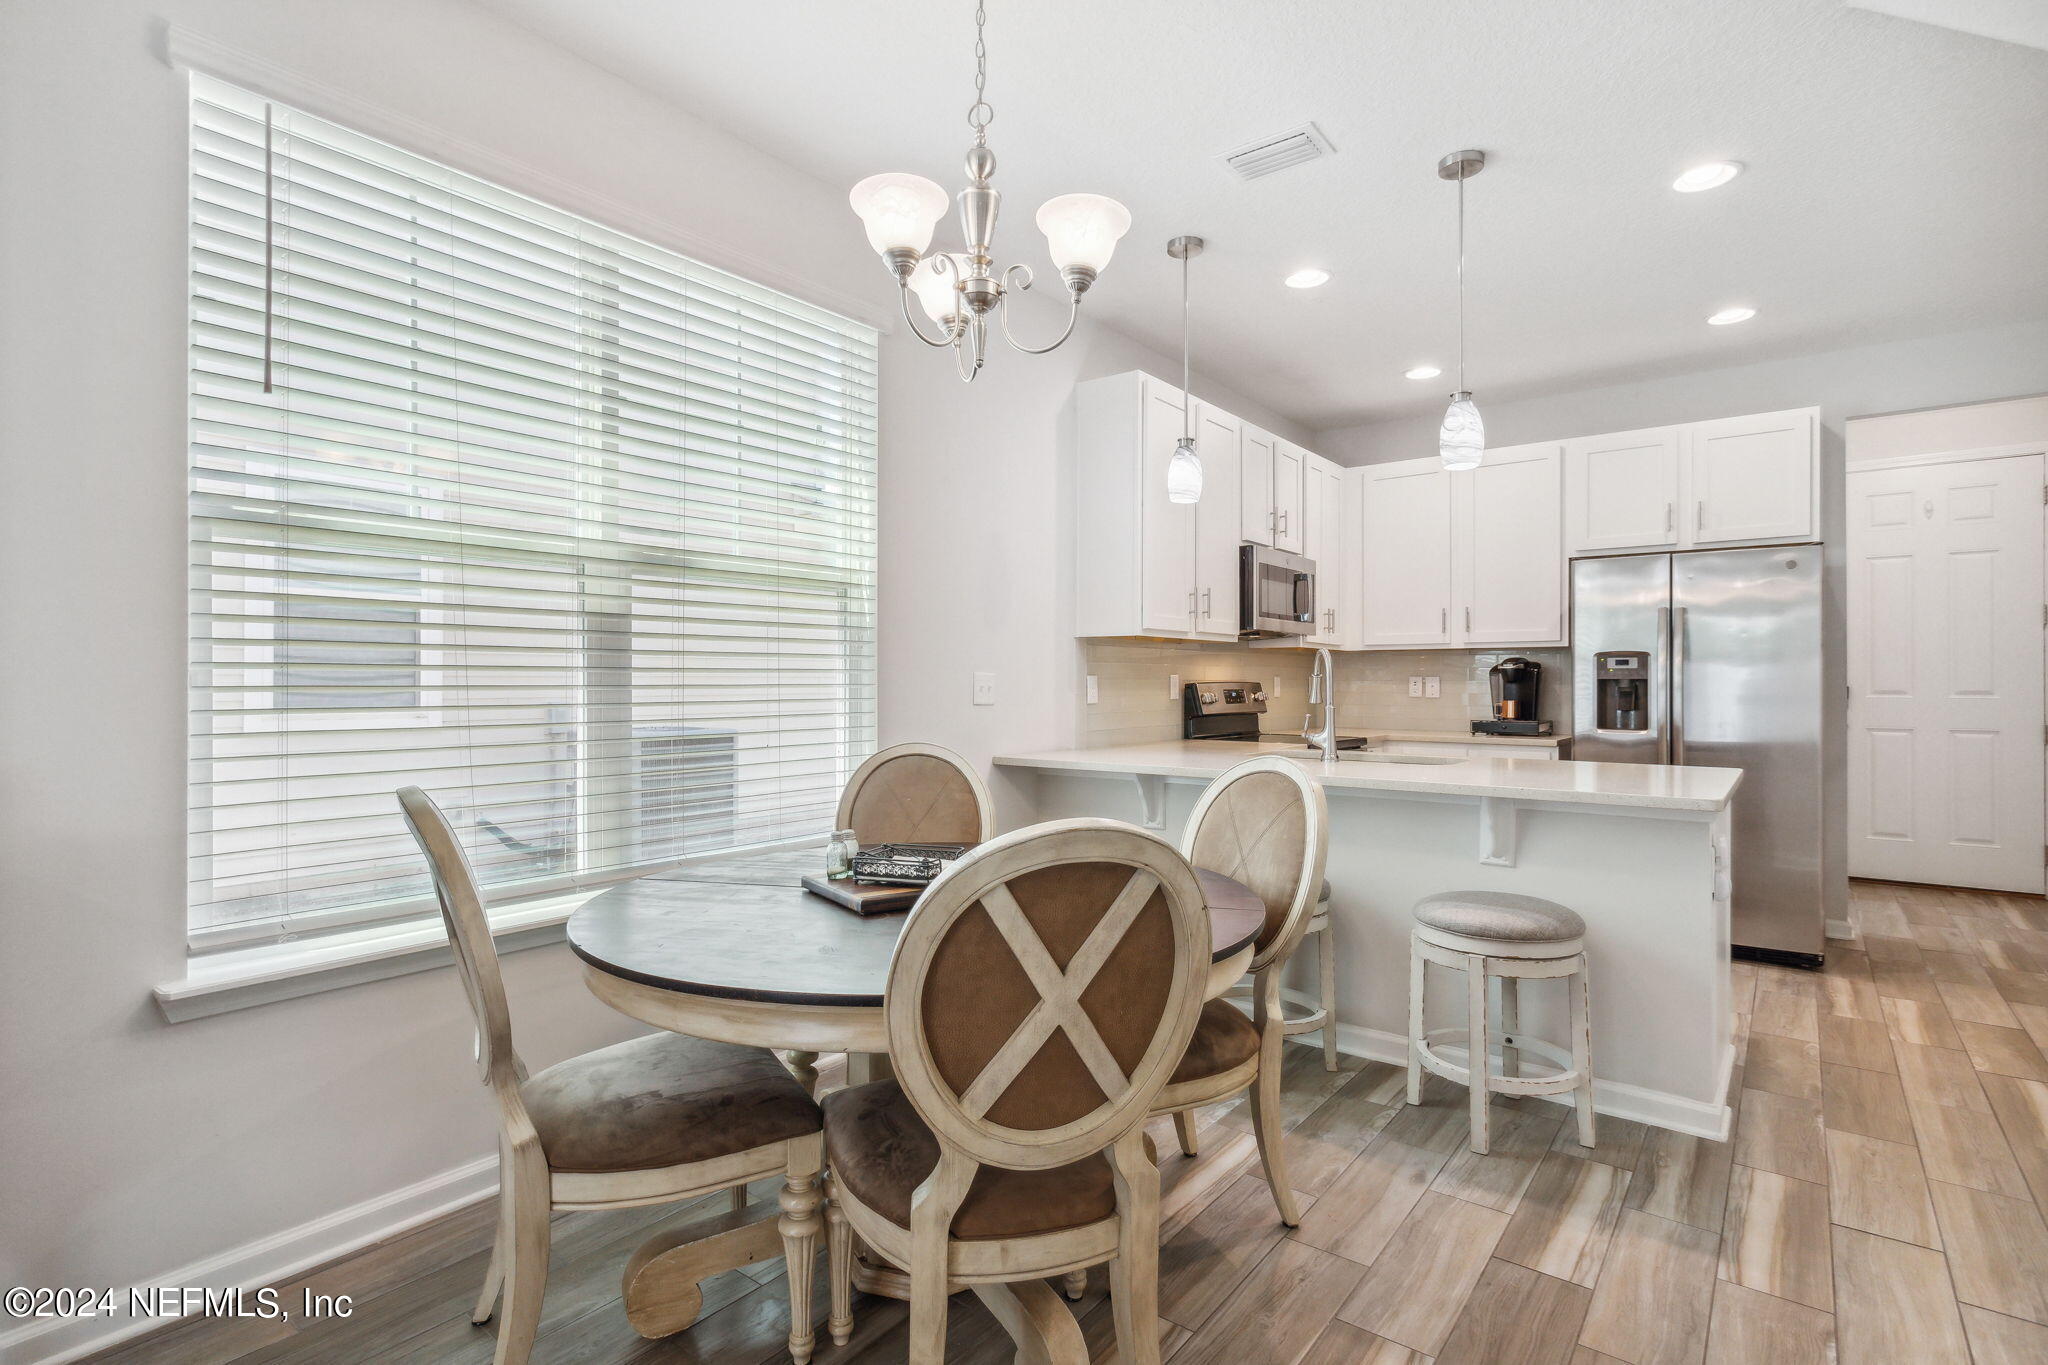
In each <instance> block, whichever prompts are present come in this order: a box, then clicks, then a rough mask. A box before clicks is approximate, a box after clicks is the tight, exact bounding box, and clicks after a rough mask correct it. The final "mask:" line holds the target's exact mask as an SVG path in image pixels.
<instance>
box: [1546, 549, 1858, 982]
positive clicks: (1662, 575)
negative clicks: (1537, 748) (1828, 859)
mask: <svg viewBox="0 0 2048 1365" xmlns="http://www.w3.org/2000/svg"><path fill="white" fill-rule="evenodd" d="M1571 639H1572V753H1571V756H1572V757H1573V758H1575V759H1584V760H1588V761H1592V762H1600V763H1673V764H1686V765H1692V766H1698V767H1713V768H1741V769H1742V770H1743V772H1744V777H1743V780H1742V785H1741V786H1740V787H1739V788H1738V789H1737V790H1736V795H1735V809H1734V821H1733V825H1734V833H1733V843H1734V849H1733V853H1734V862H1735V877H1734V890H1733V900H1732V905H1731V907H1730V908H1731V911H1732V916H1733V922H1734V930H1733V934H1734V940H1735V945H1736V949H1737V951H1738V952H1744V955H1746V956H1756V957H1762V958H1765V959H1768V960H1772V961H1780V962H1794V963H1800V964H1807V965H1817V964H1818V963H1819V961H1820V958H1821V954H1822V951H1823V949H1824V947H1825V944H1826V923H1827V922H1826V910H1825V896H1824V893H1823V890H1822V884H1823V874H1822V867H1821V862H1822V852H1821V849H1822V837H1823V836H1822V829H1821V819H1822V807H1823V801H1822V771H1821V762H1822V759H1821V729H1822V719H1821V716H1822V709H1821V708H1822V702H1821V686H1822V684H1821V547H1820V546H1818V545H1785V546H1774V547H1772V548H1769V549H1761V550H1697V551H1691V552H1688V553H1683V554H1651V555H1622V556H1617V557H1615V558H1611V559H1579V560H1574V561H1573V562H1572V636H1571ZM1745 950H1747V951H1746V952H1745Z"/></svg>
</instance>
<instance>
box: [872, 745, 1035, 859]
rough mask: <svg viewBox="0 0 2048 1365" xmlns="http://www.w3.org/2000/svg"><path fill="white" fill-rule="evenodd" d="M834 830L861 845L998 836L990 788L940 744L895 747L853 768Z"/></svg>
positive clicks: (978, 841)
mask: <svg viewBox="0 0 2048 1365" xmlns="http://www.w3.org/2000/svg"><path fill="white" fill-rule="evenodd" d="M836 827H837V828H839V829H850V830H852V831H853V832H854V833H855V834H856V835H858V836H859V838H860V841H861V843H863V844H889V843H910V844H981V843H986V842H988V840H989V838H990V836H992V835H993V834H994V833H995V832H996V820H995V803H994V802H993V801H992V800H991V799H990V797H989V793H988V784H987V783H985V782H983V781H982V780H981V774H980V773H978V772H976V771H975V770H974V769H973V768H972V767H970V766H969V765H968V762H967V760H966V759H964V758H962V757H960V755H958V754H956V753H954V752H953V751H952V750H951V749H942V748H940V747H939V746H938V745H936V744H894V745H891V746H890V747H889V748H886V749H883V750H880V751H879V752H877V753H875V754H873V755H871V756H870V757H869V758H868V760H867V762H865V763H863V764H861V765H860V767H858V768H856V769H854V773H853V776H852V777H851V778H849V779H847V783H846V787H845V790H843V791H842V792H841V793H840V794H839V813H838V816H837V823H836Z"/></svg>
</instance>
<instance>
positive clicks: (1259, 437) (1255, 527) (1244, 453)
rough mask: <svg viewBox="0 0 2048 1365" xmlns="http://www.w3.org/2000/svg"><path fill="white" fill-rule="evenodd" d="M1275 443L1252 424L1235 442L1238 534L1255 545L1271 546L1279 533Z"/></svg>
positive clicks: (1247, 426)
mask: <svg viewBox="0 0 2048 1365" xmlns="http://www.w3.org/2000/svg"><path fill="white" fill-rule="evenodd" d="M1274 444H1275V442H1274V439H1273V437H1271V436H1269V435H1267V434H1266V433H1265V432H1263V431H1260V430H1259V429H1258V428H1257V427H1255V426H1251V425H1246V426H1245V428H1244V434H1243V436H1242V437H1241V438H1240V440H1239V441H1238V469H1237V489H1238V493H1237V497H1238V508H1239V511H1238V528H1239V529H1238V535H1239V537H1241V538H1242V539H1244V540H1249V541H1251V542H1252V543H1253V544H1255V545H1271V544H1273V543H1274V537H1275V536H1276V535H1278V534H1279V525H1280V519H1279V517H1278V515H1277V514H1276V513H1275V512H1274V510H1273V446H1274ZM1205 458H1206V457H1205ZM1205 472H1206V468H1205Z"/></svg>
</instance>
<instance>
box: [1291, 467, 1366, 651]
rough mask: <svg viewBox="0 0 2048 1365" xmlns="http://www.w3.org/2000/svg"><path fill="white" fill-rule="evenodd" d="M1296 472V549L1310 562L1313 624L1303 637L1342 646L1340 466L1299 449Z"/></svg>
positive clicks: (1347, 558) (1344, 581)
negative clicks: (1298, 533)
mask: <svg viewBox="0 0 2048 1365" xmlns="http://www.w3.org/2000/svg"><path fill="white" fill-rule="evenodd" d="M1301 473H1302V478H1301V552H1302V554H1304V555H1306V556H1307V557H1308V558H1310V559H1312V560H1314V561H1315V564H1316V628H1315V630H1313V631H1312V632H1310V634H1309V636H1308V643H1310V644H1312V645H1328V646H1329V647H1330V648H1332V649H1342V648H1344V647H1345V644H1346V632H1347V631H1348V630H1349V628H1350V622H1349V621H1348V619H1347V617H1348V615H1349V612H1350V605H1349V603H1348V602H1347V600H1346V599H1347V598H1348V597H1349V595H1350V594H1349V592H1348V590H1347V589H1348V586H1349V581H1350V579H1351V578H1352V577H1353V576H1354V575H1352V574H1351V573H1350V572H1349V571H1348V569H1347V566H1349V565H1351V564H1353V563H1354V562H1355V560H1354V559H1353V558H1352V555H1351V547H1350V542H1351V536H1350V534H1349V532H1350V529H1351V528H1350V519H1349V518H1347V517H1346V516H1345V512H1344V508H1345V492H1346V489H1345V484H1344V468H1343V466H1342V465H1339V464H1336V463H1334V462H1333V461H1330V460H1326V459H1324V458H1323V457H1322V456H1320V455H1307V454H1305V455H1304V458H1303V461H1302V471H1301Z"/></svg>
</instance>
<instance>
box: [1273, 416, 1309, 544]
mask: <svg viewBox="0 0 2048 1365" xmlns="http://www.w3.org/2000/svg"><path fill="white" fill-rule="evenodd" d="M1307 454H1308V452H1307V451H1305V450H1303V449H1302V448H1301V447H1299V446H1291V445H1289V444H1287V442H1285V441H1275V442H1274V443H1273V519H1274V522H1275V524H1276V525H1277V526H1278V528H1279V529H1278V530H1277V531H1276V532H1275V533H1274V537H1275V538H1274V541H1273V545H1274V547H1275V548H1276V549H1281V550H1285V551H1287V553H1289V554H1295V555H1298V554H1301V553H1303V551H1302V548H1301V545H1302V524H1301V522H1302V518H1301V502H1302V486H1301V478H1302V465H1303V464H1304V463H1305V461H1304V459H1303V457H1304V456H1306V455H1307Z"/></svg>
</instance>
